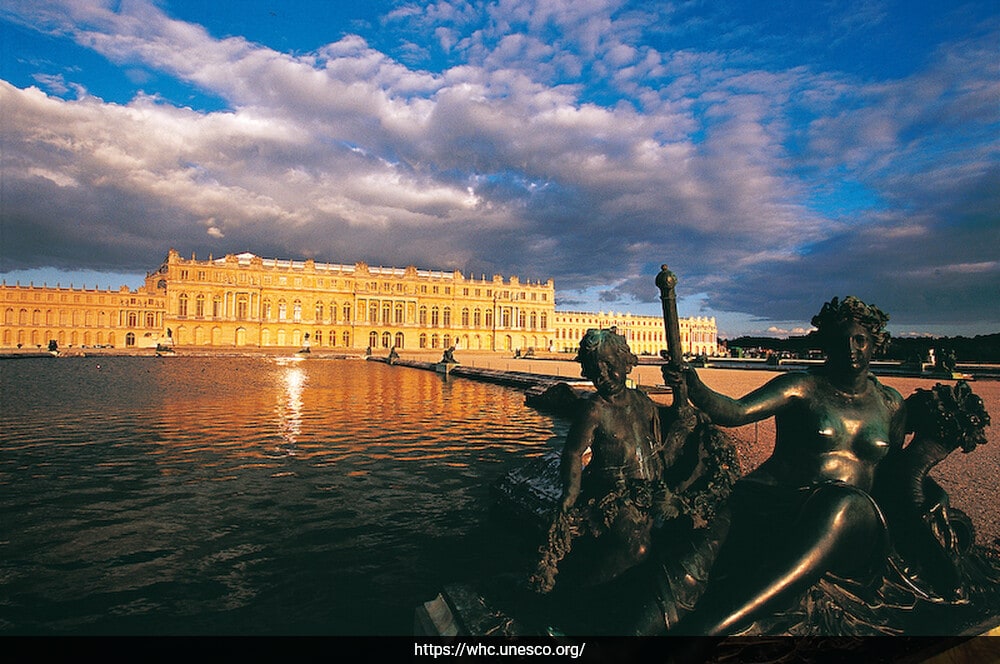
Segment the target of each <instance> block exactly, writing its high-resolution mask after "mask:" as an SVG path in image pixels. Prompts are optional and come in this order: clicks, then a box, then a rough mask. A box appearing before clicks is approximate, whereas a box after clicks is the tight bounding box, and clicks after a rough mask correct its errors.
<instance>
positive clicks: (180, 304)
mask: <svg viewBox="0 0 1000 664" xmlns="http://www.w3.org/2000/svg"><path fill="white" fill-rule="evenodd" d="M177 315H178V316H187V315H188V296H187V293H181V294H180V297H178V298H177Z"/></svg>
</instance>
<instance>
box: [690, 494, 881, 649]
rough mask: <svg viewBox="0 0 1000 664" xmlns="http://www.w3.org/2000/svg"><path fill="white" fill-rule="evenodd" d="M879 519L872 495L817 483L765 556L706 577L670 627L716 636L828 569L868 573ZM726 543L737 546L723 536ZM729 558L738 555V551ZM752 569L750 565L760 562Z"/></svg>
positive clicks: (785, 599) (792, 593)
mask: <svg viewBox="0 0 1000 664" xmlns="http://www.w3.org/2000/svg"><path fill="white" fill-rule="evenodd" d="M883 538H884V528H883V525H882V519H881V516H880V515H879V513H878V511H877V508H876V507H875V506H874V504H873V503H872V501H871V499H869V498H868V497H867V496H865V495H864V494H863V493H861V492H858V491H855V490H852V489H850V488H847V487H843V486H838V485H827V486H823V487H820V488H818V489H817V490H816V491H815V492H814V493H813V494H812V495H811V496H810V497H809V498H808V500H807V501H806V503H805V505H803V507H802V510H801V512H800V514H799V517H798V519H796V522H795V523H794V524H791V527H790V528H789V530H788V532H787V536H786V537H785V539H784V540H783V541H780V542H776V543H775V548H774V550H773V553H770V554H769V555H770V556H771V557H770V558H769V559H768V560H767V561H764V562H763V564H760V561H757V560H745V561H744V563H745V564H744V565H743V566H742V570H737V573H736V574H730V575H726V576H725V578H723V579H721V582H720V580H719V579H716V580H715V582H714V583H713V581H712V580H710V581H709V586H708V589H707V590H706V592H705V595H704V596H703V597H702V599H701V601H700V602H699V603H698V606H697V608H696V609H695V610H694V611H693V612H692V613H690V614H688V615H687V616H686V617H684V618H682V619H681V620H680V622H679V623H678V624H677V626H676V628H675V630H673V631H672V632H671V633H676V634H688V635H705V636H721V635H727V634H733V633H736V632H739V631H740V630H742V629H745V628H746V627H747V626H748V625H749V624H750V623H751V622H752V621H753V620H754V619H755V618H756V617H758V616H760V615H762V614H763V613H765V612H770V611H772V610H774V609H775V608H776V607H778V606H780V605H781V604H783V603H786V602H789V601H791V600H793V599H794V598H795V597H797V596H798V595H799V594H800V593H801V592H803V591H804V590H806V589H807V588H808V587H809V586H811V585H812V584H813V583H815V582H817V581H818V580H819V579H820V578H821V577H822V576H823V575H824V574H826V573H827V572H832V573H834V574H838V575H841V576H850V575H852V574H859V573H867V571H868V569H867V568H868V566H870V565H871V564H872V560H873V558H877V557H878V556H881V555H882V554H883V549H884V547H883V546H880V545H879V544H878V542H880V541H882V540H883ZM724 546H725V547H726V548H728V547H730V546H740V542H727V543H726V545H724ZM731 553H733V554H735V555H733V556H731V557H730V558H729V559H730V560H734V559H736V558H739V551H738V550H736V551H731ZM759 564H760V566H759V567H757V569H756V570H755V569H754V567H755V566H756V565H759Z"/></svg>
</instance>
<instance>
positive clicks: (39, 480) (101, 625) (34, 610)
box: [0, 357, 566, 635]
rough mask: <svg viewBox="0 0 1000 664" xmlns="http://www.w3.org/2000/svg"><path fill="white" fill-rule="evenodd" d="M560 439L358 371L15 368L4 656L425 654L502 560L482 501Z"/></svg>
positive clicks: (483, 387) (8, 439) (482, 400)
mask: <svg viewBox="0 0 1000 664" xmlns="http://www.w3.org/2000/svg"><path fill="white" fill-rule="evenodd" d="M565 432H566V424H565V423H564V422H562V421H560V420H558V419H553V418H551V417H549V416H547V415H545V414H542V413H539V412H536V411H534V410H533V409H531V408H527V407H525V406H524V395H523V393H521V392H519V391H516V390H511V389H507V388H503V387H499V386H494V385H489V384H484V383H478V382H473V381H468V380H463V379H459V378H450V379H448V380H445V379H444V378H443V377H442V376H440V375H438V374H434V373H431V372H426V371H420V370H415V369H409V368H405V367H389V366H386V365H384V364H378V363H371V362H362V361H357V360H324V359H320V358H307V359H304V360H298V361H297V359H296V358H267V357H237V358H234V357H226V358H198V357H176V358H152V357H99V358H98V357H86V358H58V359H46V358H41V359H23V360H9V361H2V362H0V635H2V634H8V635H10V634H84V635H90V634H232V635H253V634H262V635H273V634H332V635H348V634H357V635H380V634H400V635H408V634H412V625H413V609H414V607H415V606H416V605H417V604H419V603H421V602H423V601H425V600H428V599H431V598H432V597H433V596H434V595H435V594H436V593H437V592H438V590H439V589H440V587H441V585H442V584H444V583H447V582H450V581H454V580H461V579H463V578H473V577H475V575H476V574H478V573H481V572H482V570H483V569H485V568H484V565H487V566H488V564H489V563H490V562H491V561H490V560H489V558H490V556H496V555H497V554H496V552H497V551H500V550H502V549H503V542H501V541H499V540H501V539H503V538H504V537H505V535H504V533H502V532H498V531H496V530H494V529H493V528H491V527H490V525H489V514H488V509H489V502H490V498H489V484H490V483H491V482H493V481H495V480H496V479H497V478H498V477H500V475H502V474H503V472H504V471H505V470H507V469H509V468H511V467H514V466H516V465H517V464H518V463H520V462H522V461H524V460H525V459H527V458H530V457H533V456H537V455H539V454H542V453H543V452H544V451H546V450H548V449H550V448H552V447H557V446H558V445H560V444H561V441H562V440H563V438H564V437H565ZM491 552H493V553H491Z"/></svg>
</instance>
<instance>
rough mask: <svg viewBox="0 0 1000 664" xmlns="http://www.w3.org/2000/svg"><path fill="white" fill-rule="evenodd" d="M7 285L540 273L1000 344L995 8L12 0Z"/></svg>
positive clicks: (1, 253) (778, 320) (605, 0)
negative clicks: (370, 269)
mask: <svg viewBox="0 0 1000 664" xmlns="http://www.w3.org/2000/svg"><path fill="white" fill-rule="evenodd" d="M0 108H2V115H0V149H2V157H0V169H2V173H0V176H2V179H0V276H3V278H5V279H6V280H7V281H8V282H12V281H15V280H20V281H22V282H27V281H35V282H36V283H41V282H47V283H50V284H54V283H56V282H59V283H62V284H63V285H66V284H68V283H71V282H72V283H75V284H76V285H88V286H93V285H100V286H102V287H104V286H112V287H117V286H118V285H120V284H127V285H130V286H135V285H138V284H139V283H141V281H142V277H143V276H144V275H145V272H146V271H147V270H153V269H155V268H156V267H157V266H158V265H159V263H160V261H161V260H162V259H163V258H164V256H165V253H166V250H167V249H168V248H170V247H174V248H176V249H177V250H178V251H180V252H181V253H182V254H184V255H190V254H197V255H198V256H199V257H208V255H209V254H213V255H215V256H220V255H223V254H225V253H230V252H242V251H253V252H254V253H257V254H260V255H262V256H265V257H278V258H305V257H313V258H315V259H317V260H321V261H328V262H335V263H340V262H344V263H353V262H354V261H358V260H363V261H366V262H368V263H370V264H376V265H391V266H397V267H403V266H406V265H410V264H413V265H417V266H420V267H425V268H431V269H445V270H452V269H457V270H460V271H462V272H463V273H466V274H472V275H476V276H478V275H481V274H486V275H492V274H494V273H499V274H503V275H505V276H509V275H517V276H519V277H520V278H521V279H531V280H535V279H538V280H545V279H549V278H551V279H553V280H554V281H555V284H556V289H557V301H558V306H559V308H561V309H575V310H593V311H598V310H603V311H626V310H627V311H633V312H635V313H648V314H655V313H657V312H658V311H659V302H658V293H657V291H656V288H655V286H654V282H653V279H654V277H655V275H656V272H657V270H658V269H659V265H660V264H661V263H664V262H666V263H668V264H669V265H670V266H671V269H673V270H674V271H675V272H676V273H677V274H678V277H679V278H680V283H679V285H678V293H679V296H680V309H681V315H687V316H695V315H698V316H706V315H707V316H716V318H717V320H718V323H719V329H720V333H721V334H722V335H724V336H729V337H734V336H738V335H742V334H771V335H777V336H783V335H785V334H789V333H802V332H804V331H806V330H808V329H809V320H810V318H811V316H812V315H813V314H814V313H816V311H818V309H819V308H820V306H821V305H822V303H823V302H824V301H826V300H828V299H830V298H831V297H833V296H835V295H836V296H841V297H843V296H846V295H856V296H858V297H861V298H862V299H864V300H866V301H869V302H873V303H875V304H877V305H879V306H880V307H881V308H882V309H884V310H885V311H886V312H888V313H889V315H890V329H891V331H892V332H893V334H897V335H905V334H924V333H929V334H945V335H954V334H964V335H974V334H984V333H992V332H997V331H1000V9H998V6H997V3H996V2H995V1H992V2H968V3H965V2H960V1H959V2H924V1H916V2H913V1H910V2H894V1H888V0H885V1H882V0H872V1H867V2H866V1H862V2H852V3H845V2H808V1H799V2H768V3H748V2H744V1H742V0H733V1H726V0H712V1H711V2H709V1H704V2H701V1H693V2H627V1H624V0H491V1H489V2H472V1H465V0H448V1H441V2H419V3H418V2H407V1H403V0H373V1H368V2H360V1H358V2H355V1H337V2H326V1H318V0H317V1H299V2H294V1H285V2H277V1H276V0H274V1H268V0H248V1H243V2H226V1H222V0H220V1H217V2H204V1H203V0H198V1H197V2H195V1H186V0H185V1H174V0H160V1H156V2H150V1H148V0H123V1H114V2H112V1H99V0H95V1H87V0H76V1H72V2H70V1H66V2H58V1H52V2H48V1H45V0H32V1H30V2H13V1H2V0H0Z"/></svg>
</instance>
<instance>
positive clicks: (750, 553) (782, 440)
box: [664, 297, 905, 635]
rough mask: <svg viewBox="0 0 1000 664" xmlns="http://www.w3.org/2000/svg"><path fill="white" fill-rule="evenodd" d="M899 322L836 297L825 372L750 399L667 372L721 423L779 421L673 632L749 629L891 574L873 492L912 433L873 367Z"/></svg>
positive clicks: (801, 375) (773, 384)
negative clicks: (778, 611) (794, 604)
mask: <svg viewBox="0 0 1000 664" xmlns="http://www.w3.org/2000/svg"><path fill="white" fill-rule="evenodd" d="M887 320H888V317H887V316H886V315H885V314H884V313H882V312H881V311H880V310H879V309H877V308H876V307H874V306H870V305H866V304H865V303H863V302H861V301H860V300H858V299H856V298H854V297H847V298H845V299H844V300H843V301H840V300H839V299H837V298H834V299H833V300H832V301H830V302H828V303H826V304H825V305H824V306H823V309H822V311H820V313H819V314H818V315H817V316H815V317H814V318H813V325H815V326H816V327H817V328H818V330H819V337H820V339H821V340H822V343H823V346H824V350H825V351H826V355H827V361H826V363H825V364H824V365H823V366H822V368H820V369H817V370H815V371H810V372H789V373H786V374H782V375H780V376H778V377H777V378H775V379H773V380H771V381H770V382H769V383H767V384H766V385H764V386H763V387H761V388H759V389H757V390H755V391H753V392H751V393H750V394H747V395H746V396H744V397H742V398H740V399H732V398H730V397H727V396H725V395H722V394H719V393H717V392H715V391H713V390H711V389H709V388H708V387H707V386H705V385H704V383H702V382H701V380H700V379H699V377H698V374H697V372H696V371H695V370H694V369H693V368H691V367H688V366H683V367H680V368H679V369H678V368H677V367H676V366H674V365H672V364H668V365H665V367H664V379H665V380H666V381H667V382H668V383H669V384H674V385H684V386H686V388H687V390H688V395H689V398H690V400H691V402H692V403H693V404H694V405H695V406H696V407H697V408H699V409H700V410H701V411H703V412H705V413H707V414H708V415H709V416H710V417H711V418H712V421H713V422H715V423H716V424H720V425H723V426H738V425H741V424H747V423H750V422H755V421H758V420H762V419H765V418H768V417H774V418H775V421H776V427H777V435H776V441H775V447H774V452H773V453H772V455H771V457H770V458H769V459H767V460H766V461H765V462H764V463H763V464H762V465H761V466H760V467H758V468H757V469H756V470H754V471H753V472H751V473H750V474H748V475H747V476H745V477H744V478H743V479H741V480H740V481H739V482H738V483H737V485H736V487H735V488H734V491H733V498H732V500H731V501H730V503H729V505H730V511H729V514H728V515H726V519H727V520H728V526H727V527H726V528H725V530H726V532H725V533H724V534H723V535H721V538H722V545H721V548H720V550H719V552H718V557H717V558H716V560H715V562H714V564H713V565H712V568H711V573H710V575H709V579H708V584H707V587H706V589H705V592H704V594H703V595H702V597H701V598H700V599H699V600H698V602H697V606H696V607H695V609H694V610H693V611H692V612H691V613H689V614H687V615H686V616H684V617H682V618H681V620H680V621H679V622H678V623H677V624H675V625H673V626H672V628H671V629H670V633H672V634H692V635H724V634H731V633H737V632H739V631H741V630H743V629H746V628H747V627H748V626H749V625H750V624H751V623H753V621H754V620H755V619H757V618H760V617H761V616H764V615H766V614H768V613H769V612H771V611H773V610H774V609H775V608H777V607H781V606H782V605H784V604H786V603H788V602H789V601H791V600H792V599H793V598H795V597H796V596H797V595H798V594H800V593H802V592H803V591H804V590H806V589H807V588H809V587H810V586H811V585H812V584H814V583H815V582H817V581H818V580H819V579H820V578H822V577H823V576H824V575H826V574H828V573H830V574H836V575H839V576H843V577H848V578H856V579H865V578H866V577H868V576H870V575H872V574H873V573H874V572H875V571H876V570H877V569H879V564H880V563H881V561H883V560H884V558H885V555H886V552H887V546H888V541H887V537H886V528H885V522H884V518H883V516H882V513H881V511H880V510H879V508H878V506H877V505H876V504H875V502H874V501H873V500H872V498H871V496H870V494H871V491H872V487H873V483H874V479H875V471H876V467H877V465H878V463H879V461H881V460H882V459H883V458H885V456H886V455H887V454H888V453H889V452H890V450H894V449H899V448H900V447H901V446H902V443H903V435H904V432H905V419H904V411H903V399H902V397H901V396H900V394H899V393H898V392H897V391H896V390H894V389H892V388H890V387H887V386H884V385H882V384H881V383H880V382H879V381H878V380H877V379H876V378H875V377H874V376H873V375H872V374H871V373H870V372H869V370H868V367H869V362H870V361H871V359H872V355H873V354H874V353H875V351H876V350H878V349H879V348H881V347H882V346H883V345H884V344H885V343H886V341H887V340H888V334H887V333H886V332H885V330H884V326H885V323H886V321H887ZM717 535H718V533H717Z"/></svg>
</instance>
